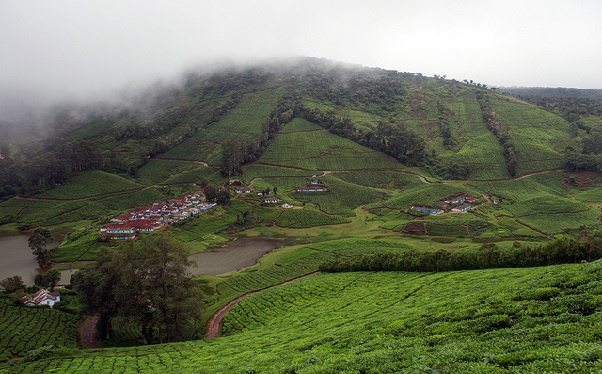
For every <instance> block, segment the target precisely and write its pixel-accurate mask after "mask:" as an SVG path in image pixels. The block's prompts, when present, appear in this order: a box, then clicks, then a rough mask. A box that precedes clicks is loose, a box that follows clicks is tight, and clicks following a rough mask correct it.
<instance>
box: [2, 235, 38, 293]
mask: <svg viewBox="0 0 602 374" xmlns="http://www.w3.org/2000/svg"><path fill="white" fill-rule="evenodd" d="M28 238H29V236H27V235H16V236H5V237H1V238H0V280H2V279H4V278H8V277H12V276H14V275H20V276H21V277H22V278H23V282H24V283H25V284H26V285H28V286H30V285H32V284H33V280H34V278H35V276H36V274H37V273H38V272H37V269H38V262H37V261H36V258H35V256H34V255H33V254H32V253H31V249H30V248H29V246H28V245H27V239H28Z"/></svg>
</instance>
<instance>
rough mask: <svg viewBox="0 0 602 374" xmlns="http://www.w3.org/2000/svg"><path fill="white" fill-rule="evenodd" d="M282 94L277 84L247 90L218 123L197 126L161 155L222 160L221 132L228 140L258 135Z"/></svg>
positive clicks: (175, 157)
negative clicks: (248, 91)
mask: <svg viewBox="0 0 602 374" xmlns="http://www.w3.org/2000/svg"><path fill="white" fill-rule="evenodd" d="M281 95H282V89H280V88H268V89H263V90H261V91H257V92H252V93H247V94H245V95H244V96H243V98H242V100H241V102H240V103H239V104H238V105H237V106H236V107H234V108H233V109H231V110H230V111H228V113H226V115H225V116H224V117H223V118H221V119H220V120H219V121H218V122H217V123H214V124H211V125H209V126H207V127H206V128H203V129H200V130H199V131H198V132H197V134H195V135H194V136H192V137H191V138H189V139H187V140H185V141H184V142H182V143H180V144H179V145H177V146H175V147H174V148H172V149H170V150H169V151H167V152H166V153H164V154H163V155H161V156H160V157H163V158H167V159H169V158H172V159H182V160H194V161H204V162H206V163H208V164H209V165H211V166H215V165H219V163H220V162H221V150H222V148H221V147H222V146H221V144H222V142H223V141H224V137H223V134H228V137H227V138H228V139H230V140H238V141H243V140H249V139H254V137H255V136H256V135H258V134H259V133H260V132H261V130H262V127H263V125H264V123H265V122H266V120H267V119H268V118H269V115H270V113H271V111H272V109H273V107H274V105H275V104H276V102H277V101H278V99H279V98H280V96H281Z"/></svg>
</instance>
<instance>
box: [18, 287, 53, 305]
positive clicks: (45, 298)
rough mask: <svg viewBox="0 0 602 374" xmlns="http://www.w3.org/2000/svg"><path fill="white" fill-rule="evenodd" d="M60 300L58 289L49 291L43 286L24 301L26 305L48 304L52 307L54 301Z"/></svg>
mask: <svg viewBox="0 0 602 374" xmlns="http://www.w3.org/2000/svg"><path fill="white" fill-rule="evenodd" d="M59 301H61V294H60V293H59V292H58V291H55V292H50V291H48V290H46V289H44V288H42V289H40V290H38V292H36V293H34V294H33V295H32V296H31V297H30V298H29V299H27V300H26V301H25V305H27V306H38V305H48V306H50V307H53V306H54V304H55V303H58V302H59Z"/></svg>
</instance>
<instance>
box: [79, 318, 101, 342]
mask: <svg viewBox="0 0 602 374" xmlns="http://www.w3.org/2000/svg"><path fill="white" fill-rule="evenodd" d="M99 319H100V316H99V315H98V314H96V315H93V316H92V317H90V318H88V319H86V320H85V321H84V322H83V323H82V324H81V325H80V326H79V331H78V332H79V345H80V346H81V347H82V348H84V349H89V348H104V346H103V345H102V344H100V343H99V342H98V337H97V334H96V324H97V323H98V320H99Z"/></svg>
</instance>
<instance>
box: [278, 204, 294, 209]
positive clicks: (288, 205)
mask: <svg viewBox="0 0 602 374" xmlns="http://www.w3.org/2000/svg"><path fill="white" fill-rule="evenodd" d="M280 206H281V207H283V208H284V209H290V208H292V207H293V206H292V205H291V204H288V203H284V204H282V205H280Z"/></svg>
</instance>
